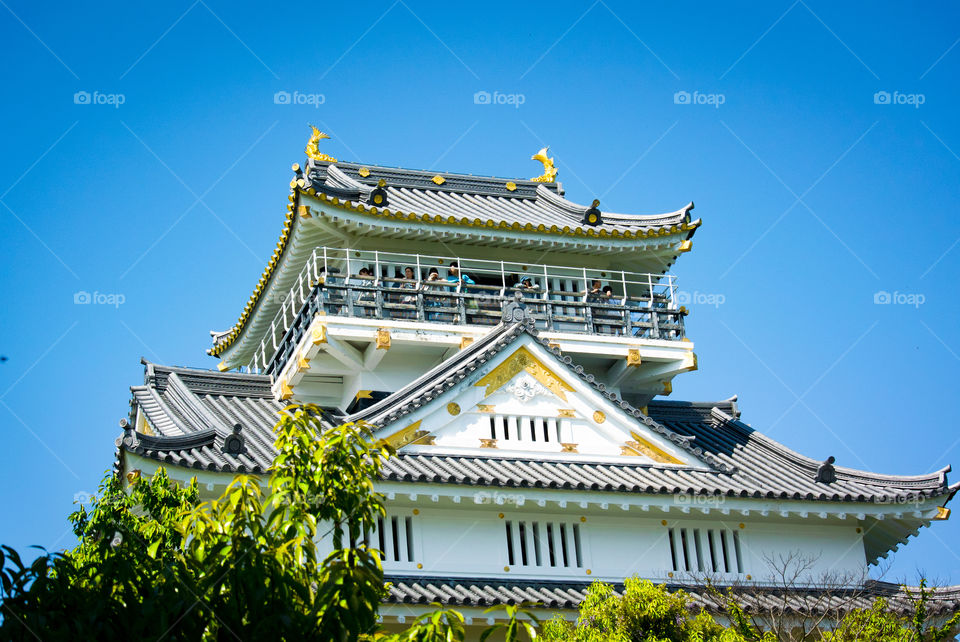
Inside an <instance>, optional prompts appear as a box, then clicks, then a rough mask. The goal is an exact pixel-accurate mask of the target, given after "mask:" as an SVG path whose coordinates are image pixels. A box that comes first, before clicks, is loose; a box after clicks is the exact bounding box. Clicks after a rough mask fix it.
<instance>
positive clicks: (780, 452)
mask: <svg viewBox="0 0 960 642" xmlns="http://www.w3.org/2000/svg"><path fill="white" fill-rule="evenodd" d="M711 413H713V414H714V416H715V417H717V418H718V419H720V420H721V421H722V422H723V423H724V424H726V425H727V426H729V427H732V428H735V429H737V430H739V431H740V432H741V433H742V434H743V435H744V436H745V437H746V438H747V439H750V440H752V441H753V442H754V443H755V444H758V445H759V446H762V447H763V448H765V449H766V450H767V451H768V452H770V453H771V454H773V455H775V456H778V457H780V458H781V459H783V460H784V461H786V462H788V463H790V464H792V465H794V466H796V467H798V468H800V469H802V470H804V471H807V472H811V473H813V474H816V472H817V470H818V469H819V468H820V466H821V465H822V464H823V462H822V461H818V460H816V459H813V458H811V457H807V456H806V455H803V454H801V453H799V452H797V451H796V450H793V449H792V448H790V447H789V446H786V445H784V444H782V443H780V442H779V441H777V440H775V439H773V438H771V437H768V436H767V435H765V434H763V433H761V432H759V431H757V430H754V429H753V428H752V427H751V426H748V425H746V424H745V423H743V422H742V421H741V420H740V419H739V418H737V417H732V416H730V415H728V414H727V413H725V412H723V411H722V410H720V409H719V408H714V409H713V410H712V411H711ZM834 470H835V472H836V474H837V477H838V478H842V479H846V480H848V481H855V482H860V483H864V484H871V485H884V484H882V482H891V481H894V482H897V483H898V484H904V483H906V484H909V483H911V482H918V483H919V482H928V481H933V480H937V481H939V482H940V485H941V486H942V487H946V485H947V479H946V473H947V472H949V471H950V466H949V465H948V466H945V467H944V468H941V469H940V470H936V471H933V472H930V473H926V474H922V475H889V474H883V473H874V472H871V471H866V470H859V469H856V468H848V467H846V466H834Z"/></svg>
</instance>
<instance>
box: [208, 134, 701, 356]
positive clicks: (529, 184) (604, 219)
mask: <svg viewBox="0 0 960 642" xmlns="http://www.w3.org/2000/svg"><path fill="white" fill-rule="evenodd" d="M325 137H326V136H325V135H324V134H322V132H318V131H315V132H314V138H312V139H311V142H310V144H309V145H308V155H309V156H310V158H309V159H308V161H307V164H306V167H304V168H302V169H301V167H300V165H299V164H296V165H294V166H293V169H294V172H295V176H294V178H293V180H292V181H291V182H290V188H291V193H290V195H289V196H288V200H289V203H288V205H287V216H286V220H285V222H284V226H283V230H282V232H281V234H280V240H279V242H278V243H277V246H276V249H275V250H274V252H273V255H272V256H271V258H270V262H269V263H268V264H267V266H266V268H265V269H264V271H263V274H262V276H261V277H260V280H259V282H258V283H257V285H256V287H255V288H254V291H253V294H252V295H251V296H250V299H249V300H248V301H247V304H246V306H245V307H244V309H243V311H242V312H241V314H240V317H239V318H238V319H237V322H236V323H235V324H234V325H233V327H232V328H230V329H229V330H225V331H222V332H215V333H213V334H214V346H213V347H212V348H210V350H208V353H209V354H211V355H215V356H222V357H223V363H224V365H225V367H228V368H233V367H237V366H238V365H241V364H243V363H246V362H247V361H249V358H250V356H251V354H252V352H253V349H254V346H255V345H256V344H257V343H259V342H260V341H261V340H262V339H263V337H264V336H265V328H266V326H267V325H268V324H269V323H270V322H271V321H272V320H273V319H274V317H275V316H276V314H277V310H278V309H279V307H280V303H279V302H280V301H281V300H282V297H283V296H285V294H286V293H287V292H288V291H289V290H290V288H291V287H292V285H293V284H294V281H295V280H296V279H297V275H298V274H300V273H301V271H302V270H303V268H304V265H305V264H306V262H307V261H308V260H309V258H310V255H311V252H313V250H314V249H316V248H318V247H322V246H327V247H351V248H356V249H358V250H380V251H394V252H396V251H406V250H408V249H409V248H410V246H411V243H416V246H417V249H418V251H420V252H422V253H424V254H449V253H455V254H457V255H458V256H460V257H461V258H464V259H467V258H477V259H484V258H490V257H491V256H492V254H493V253H494V252H495V253H496V255H497V256H498V257H500V258H505V259H509V260H511V261H517V262H521V263H532V264H535V263H538V262H539V261H540V260H542V257H543V253H544V251H545V250H549V251H550V253H551V254H552V255H553V256H557V260H558V261H560V262H562V263H563V264H566V265H573V266H576V267H585V268H596V269H626V270H630V271H632V272H643V273H651V274H659V275H662V274H666V272H667V270H668V269H670V267H671V266H672V265H673V263H674V262H675V261H676V260H677V258H678V257H679V255H680V254H682V253H683V252H687V251H689V250H690V249H691V247H692V241H691V237H692V236H693V234H694V232H695V231H696V230H697V228H698V227H699V226H700V223H701V221H700V219H693V218H692V217H691V210H692V209H693V203H689V204H688V205H686V206H684V207H682V208H680V209H678V210H676V211H674V212H668V213H665V214H653V215H641V214H619V213H611V212H604V211H603V207H602V205H601V204H600V203H599V201H597V200H594V201H593V203H592V204H591V205H589V206H587V205H581V204H578V203H575V202H573V201H569V200H567V199H566V198H565V197H564V191H563V188H562V186H561V184H560V183H558V182H556V180H555V178H556V171H555V170H553V168H552V159H549V158H546V150H541V152H540V153H539V154H537V155H536V156H535V158H537V160H541V162H544V167H545V173H544V176H541V177H538V178H537V179H528V180H524V179H507V178H495V177H484V176H473V175H470V174H454V173H449V172H432V171H426V170H412V169H400V168H395V167H383V166H378V165H364V164H360V163H349V162H340V161H337V160H336V159H334V158H332V157H329V156H325V155H324V154H321V153H319V152H318V151H317V142H318V141H319V140H320V139H322V138H325ZM541 157H542V158H541ZM548 177H549V180H547V178H548ZM558 255H559V256H558ZM561 257H562V258H561Z"/></svg>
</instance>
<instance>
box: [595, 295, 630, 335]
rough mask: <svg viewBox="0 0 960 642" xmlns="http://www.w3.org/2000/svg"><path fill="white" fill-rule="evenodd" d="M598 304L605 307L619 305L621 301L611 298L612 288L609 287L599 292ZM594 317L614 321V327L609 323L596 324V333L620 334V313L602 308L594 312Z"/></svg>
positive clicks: (621, 318)
mask: <svg viewBox="0 0 960 642" xmlns="http://www.w3.org/2000/svg"><path fill="white" fill-rule="evenodd" d="M599 302H600V303H603V304H605V305H621V304H622V303H623V301H621V300H619V299H617V298H615V297H614V296H613V288H612V287H610V286H609V285H605V286H603V289H602V290H601V291H600V297H599ZM594 316H595V317H599V319H602V320H607V321H614V323H615V325H613V324H610V323H605V324H598V328H597V329H598V331H599V332H601V333H602V334H620V325H621V322H622V320H623V316H622V313H621V312H619V311H618V310H611V309H609V308H604V309H602V310H597V311H595V312H594Z"/></svg>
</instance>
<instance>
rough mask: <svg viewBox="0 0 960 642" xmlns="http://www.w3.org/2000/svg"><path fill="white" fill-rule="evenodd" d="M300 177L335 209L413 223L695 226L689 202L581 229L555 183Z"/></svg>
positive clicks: (413, 176) (629, 232)
mask: <svg viewBox="0 0 960 642" xmlns="http://www.w3.org/2000/svg"><path fill="white" fill-rule="evenodd" d="M306 178H307V179H309V180H307V181H306V183H305V185H304V189H307V190H315V191H316V192H317V193H320V194H326V195H328V196H332V197H336V198H337V199H339V200H340V201H342V203H341V205H344V206H347V207H348V209H352V210H353V211H356V212H360V213H363V214H365V215H367V216H380V217H382V216H388V217H393V218H400V219H408V218H410V217H411V216H412V217H413V218H412V220H422V221H426V222H428V223H436V224H440V225H451V224H452V225H467V226H479V227H505V228H508V229H529V230H535V231H539V232H542V233H548V234H549V233H552V234H567V235H574V236H578V235H582V236H602V235H607V236H622V237H624V238H631V237H634V236H644V235H651V234H655V233H660V232H662V231H670V232H677V231H689V235H692V234H693V232H694V230H695V229H696V228H697V227H698V226H699V225H700V221H699V220H696V221H693V220H691V218H690V210H692V209H693V203H690V204H688V205H686V206H685V207H682V208H681V209H679V210H676V211H675V212H669V213H666V214H654V215H642V214H616V213H607V212H602V219H601V223H600V224H599V225H596V226H591V225H586V224H584V223H583V219H584V214H586V212H587V211H588V210H589V209H590V206H589V205H579V204H577V203H574V202H572V201H568V200H567V199H566V198H564V196H563V189H562V187H561V186H560V184H559V183H540V182H536V181H530V180H520V179H507V178H495V177H486V176H473V175H469V174H451V173H448V172H441V173H437V172H429V171H424V170H410V169H400V168H395V167H382V166H376V165H361V164H359V163H341V162H338V163H327V162H318V161H313V160H311V161H310V163H309V165H308V166H307V171H306ZM380 181H383V182H384V183H385V185H384V187H383V190H384V191H385V192H386V203H385V204H384V205H383V206H382V207H377V206H376V205H375V204H374V203H371V202H370V196H371V194H372V192H373V191H374V190H375V189H376V188H377V186H378V184H379V182H380ZM511 187H512V188H513V189H511Z"/></svg>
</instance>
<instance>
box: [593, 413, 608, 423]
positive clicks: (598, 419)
mask: <svg viewBox="0 0 960 642" xmlns="http://www.w3.org/2000/svg"><path fill="white" fill-rule="evenodd" d="M593 420H594V421H595V422H597V423H598V424H602V423H603V422H605V421H606V420H607V415H606V414H604V412H603V411H602V410H597V411H596V412H594V413H593Z"/></svg>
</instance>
